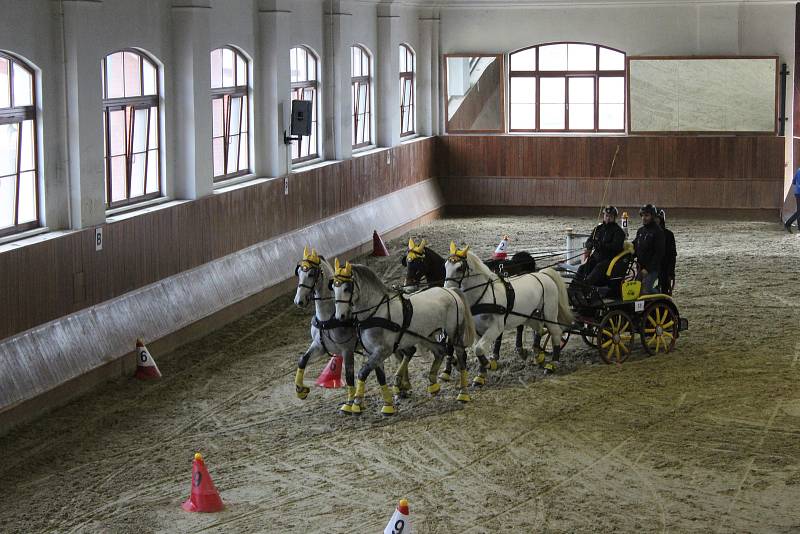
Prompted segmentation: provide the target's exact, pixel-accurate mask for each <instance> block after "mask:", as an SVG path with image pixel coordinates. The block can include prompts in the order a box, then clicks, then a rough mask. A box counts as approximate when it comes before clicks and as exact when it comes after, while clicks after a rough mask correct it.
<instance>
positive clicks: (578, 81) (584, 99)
mask: <svg viewBox="0 0 800 534" xmlns="http://www.w3.org/2000/svg"><path fill="white" fill-rule="evenodd" d="M569 103H570V104H573V103H574V104H593V103H594V78H570V79H569Z"/></svg>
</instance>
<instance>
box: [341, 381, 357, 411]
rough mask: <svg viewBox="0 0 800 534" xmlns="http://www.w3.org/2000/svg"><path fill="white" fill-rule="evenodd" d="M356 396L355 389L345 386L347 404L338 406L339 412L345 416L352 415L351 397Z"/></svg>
mask: <svg viewBox="0 0 800 534" xmlns="http://www.w3.org/2000/svg"><path fill="white" fill-rule="evenodd" d="M355 394H356V388H354V387H352V386H347V402H345V403H343V404H342V405H341V406H339V411H340V412H342V413H346V414H351V413H353V397H354V396H355Z"/></svg>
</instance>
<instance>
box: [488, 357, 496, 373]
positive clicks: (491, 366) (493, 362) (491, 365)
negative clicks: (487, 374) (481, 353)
mask: <svg viewBox="0 0 800 534" xmlns="http://www.w3.org/2000/svg"><path fill="white" fill-rule="evenodd" d="M489 370H490V371H497V360H496V359H495V358H489Z"/></svg>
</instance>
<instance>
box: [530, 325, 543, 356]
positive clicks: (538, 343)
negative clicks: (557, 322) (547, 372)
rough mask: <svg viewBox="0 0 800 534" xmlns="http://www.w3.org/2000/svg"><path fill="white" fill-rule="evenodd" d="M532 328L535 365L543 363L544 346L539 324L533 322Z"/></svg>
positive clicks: (541, 329)
mask: <svg viewBox="0 0 800 534" xmlns="http://www.w3.org/2000/svg"><path fill="white" fill-rule="evenodd" d="M531 328H533V353H534V354H536V365H538V366H540V367H541V366H542V365H544V357H545V354H544V347H542V331H543V328H542V326H541V325H540V324H538V323H537V324H534V325H533V326H532V327H531Z"/></svg>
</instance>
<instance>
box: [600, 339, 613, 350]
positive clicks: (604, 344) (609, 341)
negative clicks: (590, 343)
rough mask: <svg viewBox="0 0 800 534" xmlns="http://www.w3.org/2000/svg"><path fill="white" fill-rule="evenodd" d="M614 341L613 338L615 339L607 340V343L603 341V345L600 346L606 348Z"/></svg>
mask: <svg viewBox="0 0 800 534" xmlns="http://www.w3.org/2000/svg"><path fill="white" fill-rule="evenodd" d="M613 342H614V340H613V339H609V340H608V341H606V342H605V343H603V344H602V345H600V347H602V348H604V349H605V348H607V347H608V346H609V345H611V344H612V343H613Z"/></svg>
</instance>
